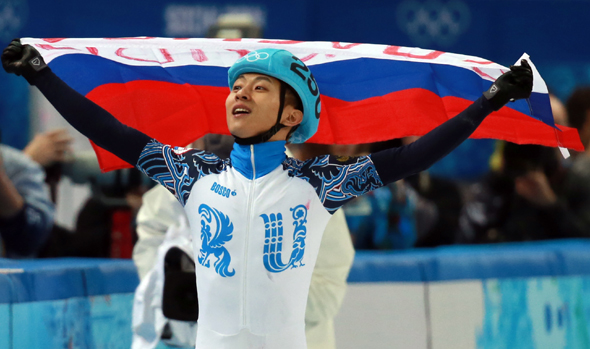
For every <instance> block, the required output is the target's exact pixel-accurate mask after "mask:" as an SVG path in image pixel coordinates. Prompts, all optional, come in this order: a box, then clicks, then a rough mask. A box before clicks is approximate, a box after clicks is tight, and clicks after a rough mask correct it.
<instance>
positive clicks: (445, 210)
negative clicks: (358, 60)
mask: <svg viewBox="0 0 590 349" xmlns="http://www.w3.org/2000/svg"><path fill="white" fill-rule="evenodd" d="M418 138H420V137H417V136H413V137H405V138H402V140H401V141H402V144H404V145H406V144H410V143H412V142H414V141H416V140H417V139H418ZM404 181H405V183H406V184H407V185H408V186H410V187H411V188H413V189H414V190H415V192H416V194H415V195H416V196H417V198H418V199H416V200H417V201H418V202H419V204H420V206H419V207H418V209H417V210H416V221H417V222H418V224H421V226H418V228H419V229H417V235H418V236H417V240H416V242H415V244H414V246H415V247H435V246H440V245H451V244H454V243H456V241H457V236H458V235H459V216H460V215H461V210H462V208H463V198H462V195H461V191H460V189H459V185H458V184H457V183H455V182H453V181H451V180H448V179H444V178H440V177H436V176H432V175H430V172H429V170H427V171H422V172H420V173H417V174H415V175H412V176H409V177H407V178H406V179H405V180H404Z"/></svg>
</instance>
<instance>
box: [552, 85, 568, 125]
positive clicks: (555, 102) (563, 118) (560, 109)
mask: <svg viewBox="0 0 590 349" xmlns="http://www.w3.org/2000/svg"><path fill="white" fill-rule="evenodd" d="M549 102H550V103H551V111H552V112H553V121H555V123H556V124H557V125H563V126H569V120H568V116H567V109H566V108H565V105H563V103H562V102H561V100H560V99H559V98H557V96H556V95H554V94H552V93H549Z"/></svg>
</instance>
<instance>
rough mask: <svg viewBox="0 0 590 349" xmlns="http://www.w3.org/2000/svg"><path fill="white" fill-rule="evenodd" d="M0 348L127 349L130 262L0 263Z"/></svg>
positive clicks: (132, 279) (133, 276)
mask: <svg viewBox="0 0 590 349" xmlns="http://www.w3.org/2000/svg"><path fill="white" fill-rule="evenodd" d="M0 271H1V273H0V348H2V349H4V348H7V349H16V348H19V349H21V348H22V349H26V348H31V349H33V348H35V349H44V348H47V349H53V348H64V349H65V348H88V349H99V348H105V349H106V348H130V346H131V311H132V306H133V292H134V291H135V288H136V287H137V285H138V283H139V280H138V277H137V271H136V269H135V266H134V265H133V262H132V261H130V260H109V259H81V258H65V259H39V260H26V261H14V260H4V259H3V260H0Z"/></svg>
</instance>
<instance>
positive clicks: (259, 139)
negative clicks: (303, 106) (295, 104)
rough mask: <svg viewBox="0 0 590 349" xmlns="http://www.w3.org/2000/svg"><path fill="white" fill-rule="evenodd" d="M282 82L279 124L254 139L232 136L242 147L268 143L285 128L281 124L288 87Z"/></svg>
mask: <svg viewBox="0 0 590 349" xmlns="http://www.w3.org/2000/svg"><path fill="white" fill-rule="evenodd" d="M279 81H280V80H279ZM280 82H281V91H280V96H279V98H280V104H279V115H277V122H276V123H275V124H274V126H273V127H271V128H270V129H269V130H268V131H266V132H263V133H261V134H259V135H256V136H252V137H248V138H240V137H238V136H236V135H232V136H234V138H235V139H236V143H238V144H240V145H251V144H258V143H264V142H266V141H268V140H269V139H271V138H272V136H274V135H275V134H276V133H277V132H279V130H280V129H282V128H283V127H285V125H283V124H281V116H282V114H283V109H284V108H285V96H286V94H287V87H286V86H285V83H284V82H283V81H280Z"/></svg>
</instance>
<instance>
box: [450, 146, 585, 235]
mask: <svg viewBox="0 0 590 349" xmlns="http://www.w3.org/2000/svg"><path fill="white" fill-rule="evenodd" d="M501 153H502V165H501V168H500V169H499V170H498V171H494V172H491V173H490V174H489V176H488V177H487V178H485V179H484V180H482V181H481V182H480V183H477V184H475V185H474V186H472V188H471V193H472V195H473V200H472V201H470V202H469V203H468V204H467V205H466V206H465V210H464V212H463V214H462V217H461V228H462V232H463V238H464V239H465V241H466V242H477V243H484V242H502V241H526V240H542V239H552V238H566V237H589V236H590V181H589V180H588V178H584V177H582V176H580V175H579V174H577V173H576V172H574V171H572V170H570V169H569V168H566V167H564V166H563V164H562V162H561V160H560V158H559V153H558V152H557V149H554V148H548V147H543V146H539V145H516V144H512V143H505V144H504V146H503V149H502V152H501Z"/></svg>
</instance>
